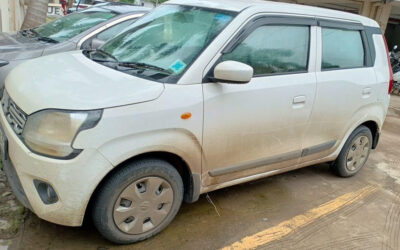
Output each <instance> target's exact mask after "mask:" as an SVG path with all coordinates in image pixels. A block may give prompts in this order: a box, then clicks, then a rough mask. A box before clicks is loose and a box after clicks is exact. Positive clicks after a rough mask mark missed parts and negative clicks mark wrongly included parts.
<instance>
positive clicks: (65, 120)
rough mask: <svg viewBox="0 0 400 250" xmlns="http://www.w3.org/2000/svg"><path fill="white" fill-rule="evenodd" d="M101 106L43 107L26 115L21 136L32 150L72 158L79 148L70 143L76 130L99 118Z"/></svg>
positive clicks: (89, 126) (93, 124)
mask: <svg viewBox="0 0 400 250" xmlns="http://www.w3.org/2000/svg"><path fill="white" fill-rule="evenodd" d="M102 113H103V112H102V111H101V110H95V111H64V110H44V111H39V112H37V113H34V114H32V115H30V116H28V119H27V121H26V124H25V127H24V130H23V132H22V139H23V141H24V142H25V144H26V146H27V147H28V148H29V149H30V150H31V151H33V152H35V153H37V154H41V155H45V156H49V157H52V158H57V159H71V158H73V157H75V156H76V155H78V154H79V153H80V152H81V151H82V150H79V149H74V148H73V147H72V144H73V142H74V139H75V137H76V136H77V134H78V133H79V132H80V131H82V130H86V129H90V128H93V127H94V126H96V125H97V123H98V122H99V121H100V118H101V115H102Z"/></svg>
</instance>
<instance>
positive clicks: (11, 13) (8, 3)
mask: <svg viewBox="0 0 400 250" xmlns="http://www.w3.org/2000/svg"><path fill="white" fill-rule="evenodd" d="M24 16H25V4H24V0H0V31H5V32H11V31H16V30H18V29H19V28H20V27H21V25H22V22H23V21H24Z"/></svg>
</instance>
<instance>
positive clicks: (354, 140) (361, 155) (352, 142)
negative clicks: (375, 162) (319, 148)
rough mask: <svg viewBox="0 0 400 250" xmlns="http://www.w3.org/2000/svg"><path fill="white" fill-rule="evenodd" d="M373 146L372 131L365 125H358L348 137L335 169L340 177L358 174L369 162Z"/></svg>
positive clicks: (334, 166)
mask: <svg viewBox="0 0 400 250" xmlns="http://www.w3.org/2000/svg"><path fill="white" fill-rule="evenodd" d="M371 148H372V133H371V130H369V128H367V127H365V126H360V127H358V128H357V129H356V130H355V131H354V132H353V133H352V134H351V135H350V137H349V139H347V141H346V143H345V144H344V146H343V149H342V151H341V152H340V154H339V157H338V158H337V159H336V161H335V163H334V165H333V170H334V172H335V173H336V174H337V175H339V176H340V177H351V176H354V175H355V174H357V173H358V172H359V171H360V170H361V168H362V167H363V166H364V165H365V162H367V159H368V156H369V153H370V152H371Z"/></svg>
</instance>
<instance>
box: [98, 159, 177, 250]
mask: <svg viewBox="0 0 400 250" xmlns="http://www.w3.org/2000/svg"><path fill="white" fill-rule="evenodd" d="M182 199H183V183H182V179H181V177H180V175H179V173H178V172H177V170H176V169H175V168H174V167H173V166H172V165H171V164H169V163H167V162H165V161H162V160H158V159H146V160H140V161H136V162H133V163H131V164H129V165H127V166H125V167H123V168H121V169H120V170H119V171H117V172H116V173H114V174H113V175H112V176H111V177H110V178H109V179H108V180H107V181H106V182H105V184H104V185H103V186H102V188H101V190H100V191H99V192H98V194H97V196H96V198H95V202H94V207H93V213H92V217H93V222H94V225H95V226H96V228H97V230H98V231H99V232H100V233H101V234H102V235H103V236H104V237H105V238H106V239H108V240H110V241H112V242H114V243H117V244H130V243H134V242H137V241H141V240H145V239H147V238H149V237H152V236H153V235H155V234H157V233H159V232H161V231H162V230H163V229H164V228H165V227H167V226H168V224H169V223H170V222H171V221H172V220H173V218H174V217H175V215H176V214H177V212H178V210H179V208H180V206H181V203H182Z"/></svg>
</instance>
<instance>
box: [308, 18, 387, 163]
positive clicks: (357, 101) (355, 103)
mask: <svg viewBox="0 0 400 250" xmlns="http://www.w3.org/2000/svg"><path fill="white" fill-rule="evenodd" d="M319 24H320V27H318V45H319V46H318V62H319V64H320V65H318V66H317V68H318V69H317V74H316V75H317V91H316V96H315V104H314V109H313V112H312V117H311V121H310V127H309V128H308V129H307V133H306V134H305V138H304V140H303V141H304V145H303V147H304V148H305V151H304V152H303V158H302V160H301V161H302V162H307V161H311V160H316V159H320V158H323V157H325V156H328V155H329V154H330V153H333V152H334V151H335V149H336V148H337V146H339V145H340V143H341V142H342V140H343V138H344V136H345V134H346V132H347V131H349V129H351V127H352V126H354V124H356V123H357V122H358V120H360V119H362V117H361V116H362V115H363V114H365V112H363V109H364V108H366V107H368V106H369V105H370V104H372V103H375V102H377V96H378V95H377V91H378V90H379V86H378V85H377V84H376V76H375V72H374V68H373V67H372V66H373V62H372V55H371V53H370V49H369V46H370V44H369V42H370V41H368V39H367V34H366V30H365V27H364V26H362V25H361V24H356V23H343V22H335V21H325V20H320V21H319Z"/></svg>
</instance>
